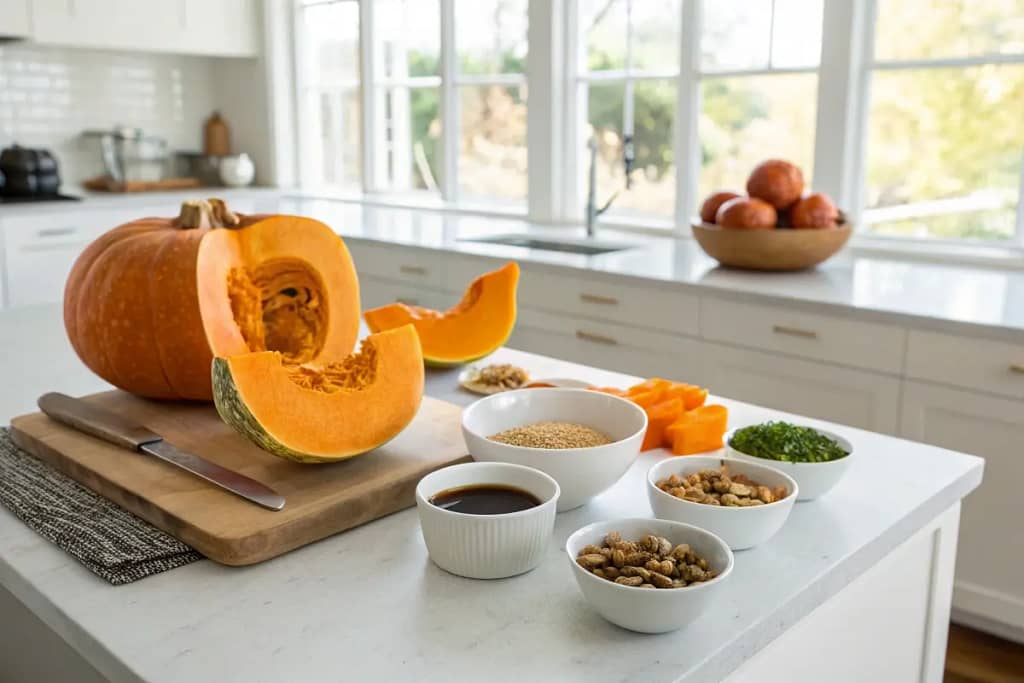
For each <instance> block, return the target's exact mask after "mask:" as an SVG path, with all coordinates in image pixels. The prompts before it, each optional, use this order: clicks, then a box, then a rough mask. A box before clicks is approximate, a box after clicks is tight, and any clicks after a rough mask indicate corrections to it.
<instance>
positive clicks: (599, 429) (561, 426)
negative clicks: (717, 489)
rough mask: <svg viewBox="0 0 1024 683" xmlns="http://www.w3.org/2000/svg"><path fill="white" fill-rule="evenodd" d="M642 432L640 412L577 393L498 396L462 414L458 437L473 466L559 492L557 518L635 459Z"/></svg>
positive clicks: (594, 393)
mask: <svg viewBox="0 0 1024 683" xmlns="http://www.w3.org/2000/svg"><path fill="white" fill-rule="evenodd" d="M646 430H647V414H646V413H645V412H644V411H643V409H642V408H640V406H638V405H636V404H635V403H633V402H632V401H627V400H625V399H622V398H619V397H617V396H612V395H610V394H603V393H601V392H597V391H587V390H585V389H558V388H555V389H518V390H515V391H506V392H502V393H500V394H495V395H493V396H488V397H487V398H482V399H480V400H479V401H477V402H476V403H474V404H472V405H471V406H469V407H468V408H466V409H465V410H464V411H463V412H462V436H463V438H464V439H465V441H466V447H467V448H468V449H469V453H470V455H472V456H473V459H474V460H477V461H484V462H509V463H513V464H516V465H526V466H527V467H533V468H536V469H538V470H540V471H542V472H544V473H546V474H548V475H550V476H551V477H553V478H554V480H555V481H557V482H558V486H559V487H560V488H561V491H562V494H561V497H560V498H559V499H558V511H559V512H563V511H565V510H571V509H573V508H576V507H579V506H580V505H583V504H584V503H586V502H588V501H589V500H590V499H592V498H594V497H595V496H597V495H598V494H600V493H602V492H603V491H605V490H606V489H608V488H609V487H610V486H611V485H612V484H614V483H615V482H617V481H618V480H619V479H620V478H621V477H622V475H623V474H625V473H626V470H628V469H629V467H630V465H632V464H633V462H634V461H635V460H636V458H637V456H638V455H639V454H640V445H641V443H642V442H643V438H644V432H645V431H646ZM495 438H498V439H499V440H495ZM502 441H505V442H506V443H502Z"/></svg>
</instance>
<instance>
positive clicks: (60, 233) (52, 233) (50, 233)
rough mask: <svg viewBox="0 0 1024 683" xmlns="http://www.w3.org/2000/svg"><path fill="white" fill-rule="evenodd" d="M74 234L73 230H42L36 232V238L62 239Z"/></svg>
mask: <svg viewBox="0 0 1024 683" xmlns="http://www.w3.org/2000/svg"><path fill="white" fill-rule="evenodd" d="M75 232H76V230H75V228H43V229H42V230H37V231H36V237H64V236H65V235H74V234H75Z"/></svg>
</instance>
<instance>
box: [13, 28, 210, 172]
mask: <svg viewBox="0 0 1024 683" xmlns="http://www.w3.org/2000/svg"><path fill="white" fill-rule="evenodd" d="M215 62H216V60H215V59H213V58H206V57H185V56H178V55H163V54H145V53H127V52H126V53H121V52H102V51H94V50H81V49H65V48H54V47H43V46H38V45H28V44H7V45H0V147H6V146H8V145H10V144H12V143H15V142H16V143H18V144H20V145H23V146H26V147H46V148H49V149H50V150H52V151H53V152H54V153H55V154H56V155H57V159H58V161H59V163H60V168H61V176H62V177H63V181H64V184H63V186H62V189H63V190H64V191H66V192H75V191H78V189H79V183H80V182H81V181H82V180H84V179H85V178H88V177H91V176H95V175H98V174H100V173H102V171H103V164H102V161H101V160H100V152H99V143H98V142H97V141H96V140H95V139H83V138H81V137H80V134H81V132H82V131H83V130H86V129H90V128H111V127H113V126H114V125H125V126H137V127H139V128H142V129H143V130H144V131H145V132H146V133H148V134H152V135H159V136H160V137H163V138H165V139H166V140H167V141H168V143H169V147H170V149H171V150H198V149H199V147H200V146H201V142H202V126H203V121H204V120H205V119H206V117H207V116H209V115H210V112H211V111H212V110H213V109H214V103H215V99H216V97H215V93H216V86H215V82H214V75H213V74H214V64H215Z"/></svg>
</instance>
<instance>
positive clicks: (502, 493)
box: [430, 484, 540, 515]
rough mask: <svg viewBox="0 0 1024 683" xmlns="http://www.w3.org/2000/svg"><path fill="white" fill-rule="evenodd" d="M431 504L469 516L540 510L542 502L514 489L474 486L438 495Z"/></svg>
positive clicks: (431, 499)
mask: <svg viewBox="0 0 1024 683" xmlns="http://www.w3.org/2000/svg"><path fill="white" fill-rule="evenodd" d="M430 503H431V505H436V506H437V507H439V508H444V509H445V510H451V511H452V512H461V513H463V514H466V515H504V514H508V513H509V512H519V511H520V510H529V509H530V508H533V507H537V506H538V505H540V499H539V498H537V496H535V495H533V494H532V493H530V492H529V491H524V490H523V489H521V488H517V487H515V486H505V485H504V484H473V485H471V486H460V487H458V488H454V489H445V490H444V491H441V492H440V493H435V494H434V495H433V496H431V497H430Z"/></svg>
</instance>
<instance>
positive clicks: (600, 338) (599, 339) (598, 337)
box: [576, 330, 619, 346]
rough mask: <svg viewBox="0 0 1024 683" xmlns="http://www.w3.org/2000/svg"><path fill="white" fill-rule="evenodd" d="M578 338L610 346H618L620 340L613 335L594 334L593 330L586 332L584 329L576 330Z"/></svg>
mask: <svg viewBox="0 0 1024 683" xmlns="http://www.w3.org/2000/svg"><path fill="white" fill-rule="evenodd" d="M576 338H577V339H582V340H583V341H589V342H595V343H597V344H607V345H609V346H616V345H618V343H619V340H618V339H615V338H613V337H606V336H604V335H603V334H594V333H593V332H584V331H583V330H576Z"/></svg>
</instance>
